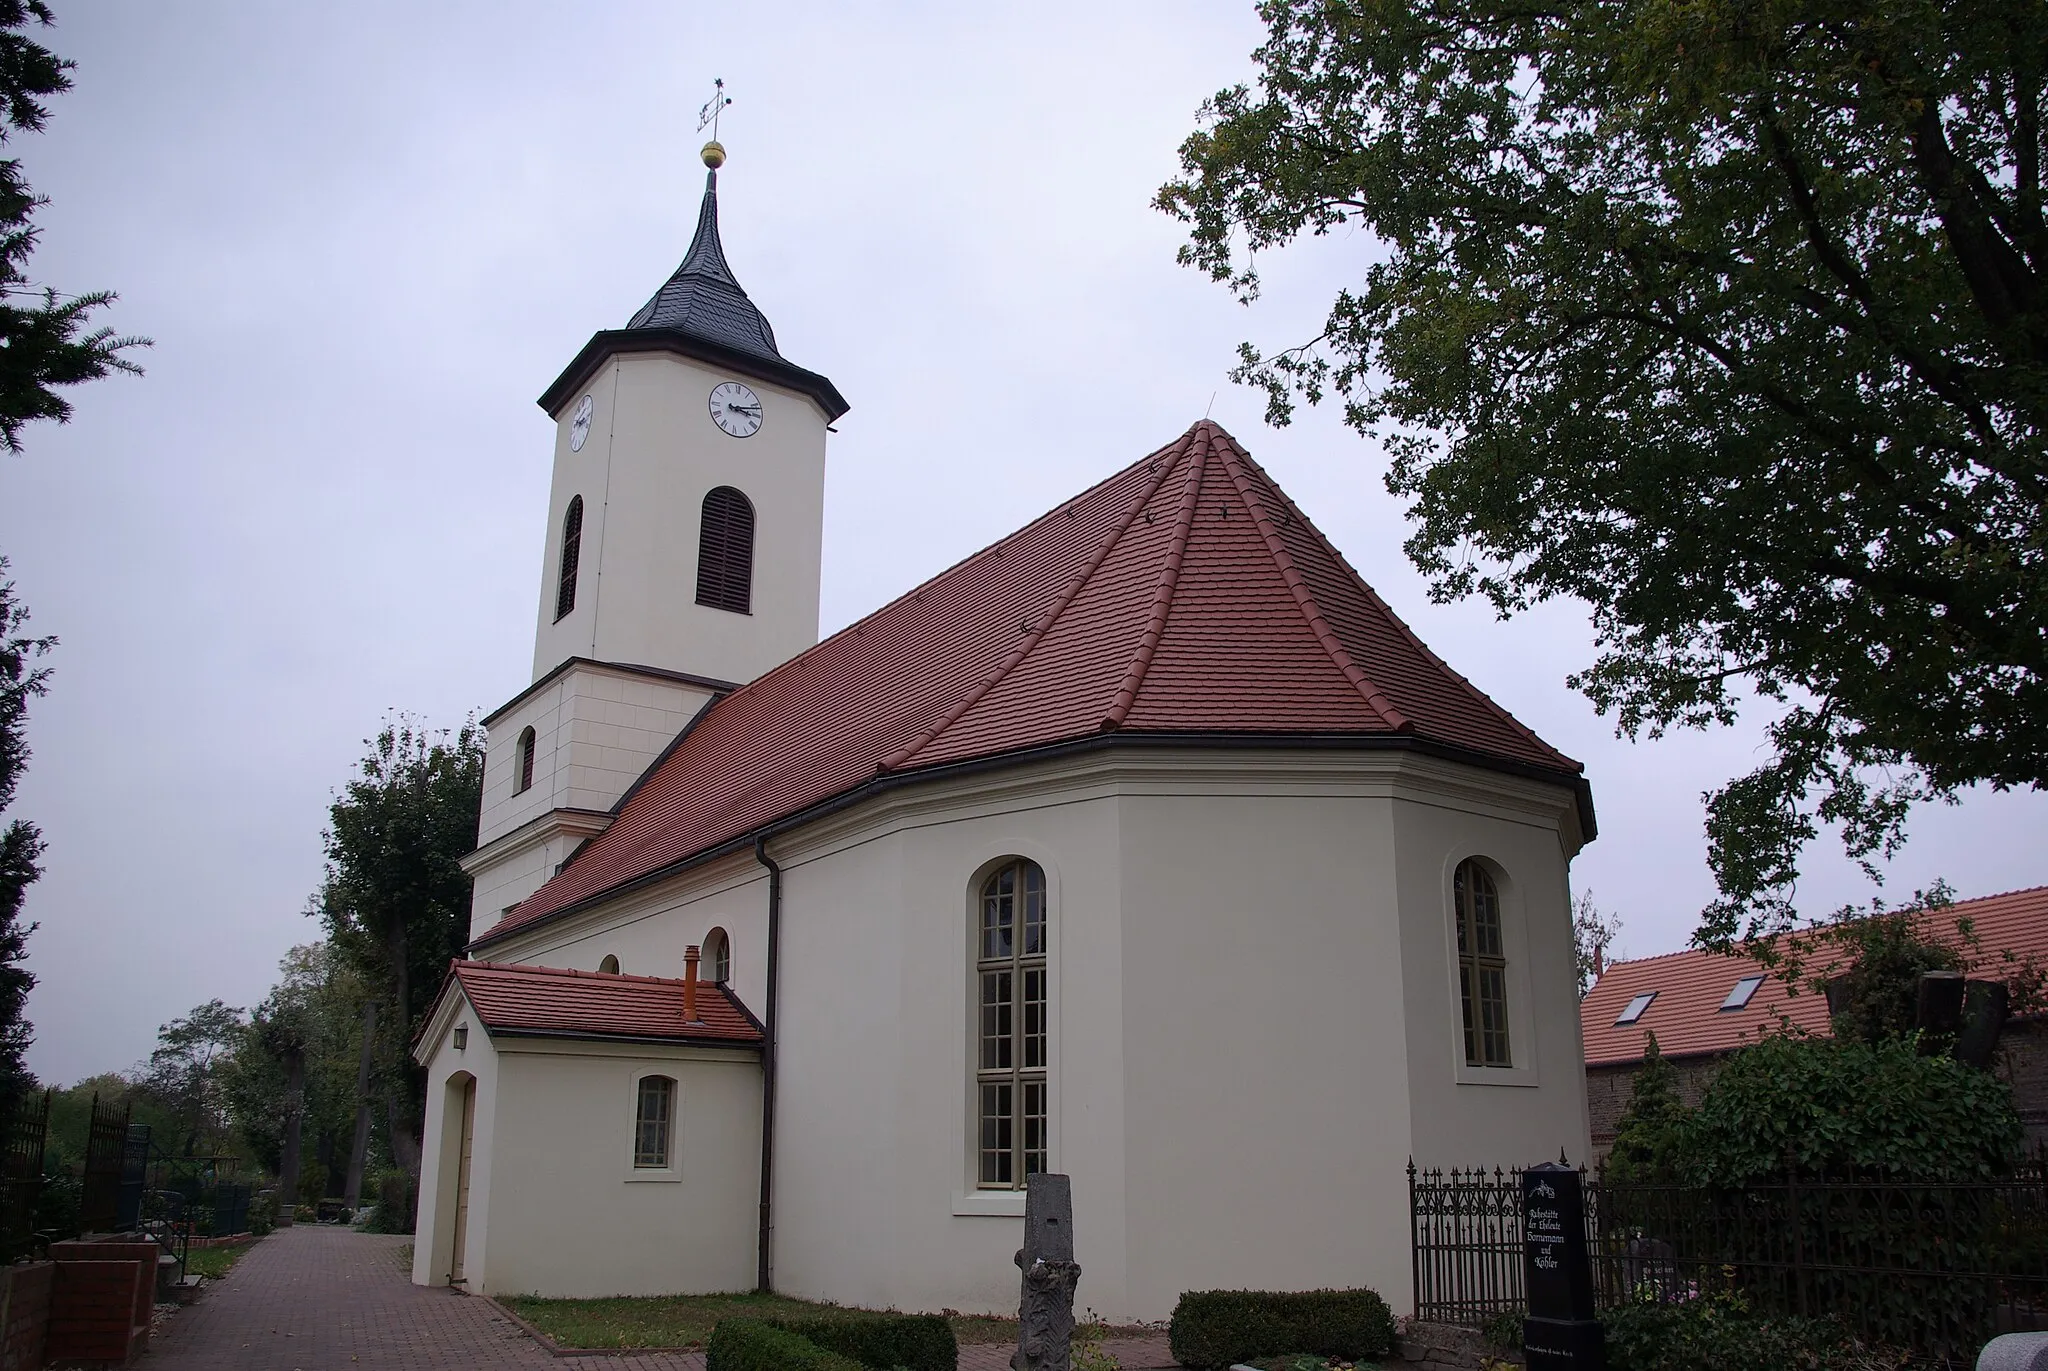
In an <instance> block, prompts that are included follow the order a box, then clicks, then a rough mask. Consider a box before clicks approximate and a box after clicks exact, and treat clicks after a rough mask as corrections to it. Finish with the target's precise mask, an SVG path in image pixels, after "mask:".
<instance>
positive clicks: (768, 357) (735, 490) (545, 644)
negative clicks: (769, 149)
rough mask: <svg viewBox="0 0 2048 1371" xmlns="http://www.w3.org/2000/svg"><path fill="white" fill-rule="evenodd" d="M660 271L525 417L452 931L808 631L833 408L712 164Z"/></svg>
mask: <svg viewBox="0 0 2048 1371" xmlns="http://www.w3.org/2000/svg"><path fill="white" fill-rule="evenodd" d="M724 162H725V149H724V148H723V147H721V146H720V145H719V144H718V143H717V142H715V141H714V142H712V143H709V144H706V145H705V148H704V164H705V167H706V168H707V171H706V175H705V180H704V199H703V202H702V205H701V208H700V209H699V210H698V215H697V231H696V235H695V237H694V238H692V240H691V242H690V248H689V251H688V252H687V253H686V254H684V257H683V262H682V265H681V266H679V267H677V268H676V270H675V272H674V274H673V275H671V276H670V277H669V278H668V280H667V281H666V282H664V283H663V284H662V286H661V288H660V289H659V290H657V291H656V292H655V293H654V296H653V298H651V299H650V300H648V302H647V303H646V304H645V305H643V306H641V308H640V309H639V311H638V312H637V313H635V314H634V315H633V317H632V318H631V319H629V320H628V321H627V323H626V326H625V327H624V328H619V329H606V330H603V331H601V332H599V333H597V334H596V335H594V336H593V337H592V338H591V339H590V341H589V342H588V343H586V344H585V345H584V347H583V349H582V351H581V352H579V353H577V355H576V358H575V360H574V361H572V362H570V363H569V365H568V367H567V368H566V369H565V370H564V371H563V372H562V374H561V375H560V376H558V377H556V378H555V381H554V384H553V385H551V386H549V387H548V388H547V391H546V392H545V393H544V394H542V396H541V397H540V406H541V408H542V409H544V410H546V411H547V413H548V415H549V416H550V417H551V418H552V419H553V420H554V421H555V464H554V479H553V482H552V487H551V489H550V491H549V496H548V523H547V539H546V545H545V548H544V550H543V553H542V558H541V578H540V597H539V606H538V614H537V621H536V625H535V631H534V645H533V684H532V685H531V686H529V687H528V688H527V689H526V690H524V691H522V692H521V693H520V694H519V695H518V696H516V697H515V698H514V699H513V700H512V701H511V702H510V703H508V704H506V705H505V706H503V707H502V708H500V709H499V710H498V711H496V712H495V713H494V714H492V715H491V716H490V717H489V718H488V719H486V720H485V723H486V725H487V726H488V727H489V730H490V748H489V753H488V755H487V757H486V759H485V766H484V798H483V812H482V815H481V819H480V823H479V825H478V833H477V851H476V852H474V853H472V854H471V855H470V857H468V858H467V859H465V861H464V863H463V865H464V867H465V869H467V870H468V871H469V872H470V874H471V875H472V877H474V879H475V892H476V893H475V899H474V905H473V909H472V927H473V929H474V930H478V931H480V930H481V929H483V928H486V927H489V926H490V925H491V924H492V923H495V922H496V921H497V919H498V918H499V917H500V916H501V915H502V913H503V912H504V910H505V909H507V908H509V907H510V906H511V905H514V904H517V903H518V901H519V900H522V899H524V898H525V897H526V896H527V895H529V894H531V893H532V892H533V891H534V890H535V889H536V888H538V887H539V885H540V883H541V882H542V881H544V880H546V879H547V877H549V876H550V875H552V874H553V873H554V871H555V870H556V869H557V867H559V866H560V864H561V863H562V862H563V861H565V860H567V858H568V855H569V853H570V851H572V850H573V849H574V847H575V846H576V844H577V843H579V842H581V841H583V840H584V839H586V838H588V837H591V836H594V835H595V834H596V833H599V832H602V831H603V830H604V828H605V826H606V825H607V824H608V823H609V818H610V811H611V809H612V807H613V805H614V804H615V803H616V802H617V801H618V799H619V797H620V796H621V795H623V794H624V793H625V791H626V788H627V787H628V786H630V785H631V784H632V783H633V782H634V781H635V780H637V779H638V778H639V776H640V774H641V773H642V772H643V771H645V770H646V768H647V766H648V765H649V764H651V763H652V762H653V761H654V759H655V758H656V757H657V756H658V755H660V753H661V751H662V750H663V749H664V748H666V747H667V746H668V744H669V742H670V741H671V740H672V739H673V738H674V737H675V736H676V734H677V733H679V732H680V731H681V730H682V729H683V728H684V727H686V726H687V725H688V723H689V721H690V720H691V719H692V718H694V717H695V715H696V713H697V711H698V710H700V709H701V708H702V707H703V706H704V704H705V703H707V702H708V701H709V700H710V699H711V697H712V696H713V695H714V694H715V693H717V692H718V691H720V690H722V689H725V688H729V687H731V686H733V685H738V684H741V683H744V682H746V681H749V680H752V679H753V678H754V677H756V676H759V675H761V674H762V673H763V672H765V671H767V670H768V669H769V668H771V667H773V666H776V665H778V664H779V663H781V662H784V661H787V660H788V659H789V658H791V657H793V656H795V655H796V654H797V653H799V652H802V651H803V650H804V649H806V648H808V647H810V646H811V645H812V644H814V643H816V642H817V640H818V575H819V559H820V549H821V546H822V542H823V523H824V496H825V434H826V431H827V426H828V425H830V424H831V423H832V421H833V420H835V419H837V418H838V417H839V416H840V415H842V414H844V413H845V412H846V409H847V404H846V401H845V400H844V399H843V398H841V396H840V394H839V391H838V390H837V388H835V387H834V386H833V384H832V383H831V381H829V380H827V379H826V378H825V377H823V376H821V375H818V374H817V373H816V372H812V371H806V370H804V369H803V368H802V367H799V366H796V365H795V364H793V363H791V362H789V361H788V360H786V359H785V358H784V357H783V355H782V353H781V350H780V349H779V348H778V347H777V346H776V343H775V331H774V329H773V328H771V327H770V326H769V323H768V320H767V319H766V317H764V316H763V315H762V313H761V311H760V310H759V309H758V308H757V307H756V306H755V305H754V302H753V301H752V300H750V299H748V298H747V293H746V292H745V291H744V290H742V289H741V288H740V284H739V281H738V279H737V278H736V277H735V276H734V275H733V272H732V268H731V266H730V265H729V264H728V263H727V262H726V258H725V249H724V246H723V244H722V243H721V242H720V241H719V234H718V169H719V167H720V166H722V165H723V164H724Z"/></svg>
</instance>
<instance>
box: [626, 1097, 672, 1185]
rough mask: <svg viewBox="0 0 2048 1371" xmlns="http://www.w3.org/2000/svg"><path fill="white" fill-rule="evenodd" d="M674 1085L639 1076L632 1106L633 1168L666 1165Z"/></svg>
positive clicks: (658, 1167) (669, 1143)
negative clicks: (638, 1086) (638, 1083)
mask: <svg viewBox="0 0 2048 1371" xmlns="http://www.w3.org/2000/svg"><path fill="white" fill-rule="evenodd" d="M675 1108H676V1083H675V1081H674V1080H672V1079H671V1078H669V1077H667V1076H642V1077H641V1078H640V1088H639V1091H638V1093H637V1096H636V1098H635V1100H634V1104H633V1165H634V1166H635V1167H637V1168H641V1169H649V1168H652V1169H660V1168H662V1167H666V1166H667V1165H668V1164H669V1149H670V1145H671V1141H672V1140H671V1138H670V1134H671V1133H672V1132H673V1125H674V1121H675Z"/></svg>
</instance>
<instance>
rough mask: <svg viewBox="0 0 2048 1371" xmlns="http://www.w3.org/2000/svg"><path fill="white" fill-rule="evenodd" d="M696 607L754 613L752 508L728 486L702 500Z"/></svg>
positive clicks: (748, 502)
mask: <svg viewBox="0 0 2048 1371" xmlns="http://www.w3.org/2000/svg"><path fill="white" fill-rule="evenodd" d="M697 603H698V604H700V605H709V606H710V607H711V608H713V609H728V610H731V611H732V612H733V613H735V614H751V613H753V612H754V506H753V503H752V502H751V501H749V500H748V499H747V497H746V496H744V495H742V494H740V493H739V492H738V491H737V490H734V489H733V488H732V487H731V486H720V487H718V488H717V489H716V490H714V491H712V492H711V493H710V494H709V495H706V496H705V497H704V528H703V532H702V536H701V537H700V539H699V540H698V543H697Z"/></svg>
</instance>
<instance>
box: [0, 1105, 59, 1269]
mask: <svg viewBox="0 0 2048 1371" xmlns="http://www.w3.org/2000/svg"><path fill="white" fill-rule="evenodd" d="M49 1131H50V1092H49V1091H47V1090H45V1091H44V1092H43V1093H42V1094H40V1095H27V1096H24V1097H22V1098H21V1099H18V1100H16V1101H15V1102H14V1106H13V1108H11V1109H8V1110H6V1111H4V1112H0V1263H8V1262H12V1261H14V1260H16V1259H17V1258H19V1257H23V1256H26V1255H28V1254H29V1253H30V1252H31V1251H32V1250H33V1249H34V1247H35V1244H36V1233H35V1227H36V1205H37V1201H38V1200H40V1199H41V1197H42V1193H43V1189H44V1187H45V1186H46V1185H48V1183H49V1182H48V1181H47V1180H46V1179H45V1178H44V1176H43V1152H44V1144H45V1142H46V1141H47V1139H48V1137H49Z"/></svg>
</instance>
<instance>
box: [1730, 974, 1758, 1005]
mask: <svg viewBox="0 0 2048 1371" xmlns="http://www.w3.org/2000/svg"><path fill="white" fill-rule="evenodd" d="M1763 983H1764V978H1763V977H1761V976H1744V977H1743V978H1742V979H1741V980H1739V981H1737V982H1736V983H1735V988H1734V989H1733V990H1731V991H1729V992H1728V998H1727V999H1725V1000H1723V1001H1721V1008H1723V1009H1747V1008H1748V1007H1749V1001H1750V999H1751V997H1752V996H1754V995H1755V994H1756V992H1757V987H1758V986H1761V985H1762V984H1763Z"/></svg>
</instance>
